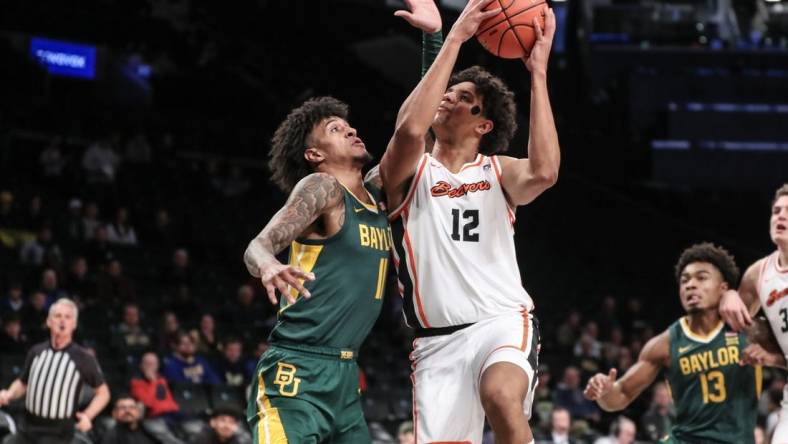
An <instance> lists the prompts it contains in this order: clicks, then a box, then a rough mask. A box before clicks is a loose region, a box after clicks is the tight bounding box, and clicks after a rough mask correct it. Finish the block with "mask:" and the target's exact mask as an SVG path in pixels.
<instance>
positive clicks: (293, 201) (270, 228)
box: [260, 173, 344, 254]
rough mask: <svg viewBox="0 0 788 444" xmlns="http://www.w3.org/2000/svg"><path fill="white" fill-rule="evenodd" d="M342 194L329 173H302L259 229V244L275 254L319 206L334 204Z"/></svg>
mask: <svg viewBox="0 0 788 444" xmlns="http://www.w3.org/2000/svg"><path fill="white" fill-rule="evenodd" d="M342 196H343V193H342V187H341V185H340V184H339V182H337V180H336V179H335V178H333V177H332V176H329V175H328V174H322V173H318V174H310V175H309V176H307V177H305V178H304V179H302V180H301V181H300V182H299V183H298V184H297V185H296V187H295V189H293V192H292V193H290V197H289V198H288V199H287V203H286V204H285V206H284V207H283V208H282V209H281V210H279V212H278V213H276V215H275V216H274V217H273V219H272V220H271V222H269V224H268V225H267V226H266V227H265V229H264V230H263V233H262V236H261V239H260V240H261V242H262V244H263V247H264V248H265V249H266V250H268V251H269V252H271V253H272V254H278V253H279V252H280V251H282V250H284V249H285V248H286V247H287V246H288V245H290V243H291V242H292V241H293V239H295V238H296V237H298V235H299V234H301V232H303V231H304V230H305V229H306V228H307V227H308V226H309V224H311V223H312V222H314V220H315V219H316V218H317V217H318V216H319V215H320V214H321V213H322V212H323V210H325V209H326V208H329V207H331V206H333V205H335V204H337V203H338V202H339V201H340V199H342ZM343 216H344V213H343Z"/></svg>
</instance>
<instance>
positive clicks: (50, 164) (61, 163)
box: [38, 136, 66, 179]
mask: <svg viewBox="0 0 788 444" xmlns="http://www.w3.org/2000/svg"><path fill="white" fill-rule="evenodd" d="M62 142H63V138H62V137H60V136H55V137H53V138H52V139H51V140H50V141H49V144H48V145H47V147H46V148H44V150H43V151H41V154H40V155H39V156H38V163H39V165H41V176H42V177H44V178H46V179H58V178H60V177H61V176H62V175H63V167H65V166H66V160H65V158H63V152H62V151H61V149H60V147H61V144H62Z"/></svg>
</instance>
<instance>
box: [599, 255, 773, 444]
mask: <svg viewBox="0 0 788 444" xmlns="http://www.w3.org/2000/svg"><path fill="white" fill-rule="evenodd" d="M676 277H677V279H678V281H679V294H680V297H681V305H682V307H684V310H685V311H686V312H687V315H686V316H684V317H682V318H680V319H679V320H678V321H676V322H674V323H673V324H672V325H671V326H670V327H668V329H667V330H665V331H664V332H662V333H661V334H660V335H658V336H656V337H654V338H652V339H651V340H650V341H648V343H646V345H645V346H644V347H643V350H642V351H641V352H640V357H639V358H638V361H637V363H635V365H633V366H632V367H631V368H630V369H629V370H628V371H627V372H626V374H624V376H623V377H622V378H621V379H620V380H618V381H617V380H616V369H612V370H610V373H609V374H607V375H605V374H602V373H598V374H596V375H594V376H593V377H592V378H591V379H590V380H589V381H588V385H587V387H586V389H585V396H586V397H587V398H588V399H591V400H594V401H596V402H597V403H598V404H599V406H600V407H602V408H603V409H604V410H606V411H618V410H622V409H624V408H625V407H627V406H628V405H629V404H630V403H631V402H632V401H633V400H634V399H635V398H636V397H637V396H638V395H639V394H640V393H641V392H642V391H643V390H644V389H646V388H647V387H648V386H649V385H651V383H652V382H654V379H656V377H657V375H658V374H659V372H660V370H662V369H664V370H665V374H666V376H667V382H668V386H669V388H670V392H671V394H672V396H673V400H674V402H675V404H676V408H677V417H676V424H675V425H674V426H673V429H672V430H671V431H670V433H669V434H668V436H666V437H664V438H663V439H662V440H660V442H661V443H731V444H734V443H735V444H748V443H753V442H754V434H753V430H754V428H755V417H756V414H757V400H758V395H759V394H760V390H761V387H760V385H761V381H760V370H761V369H760V367H751V366H741V365H739V361H740V358H741V357H742V355H743V352H742V351H743V350H744V348H745V347H746V346H747V344H746V342H747V341H746V336H745V334H744V333H736V332H734V331H733V330H730V329H729V327H727V326H726V325H725V323H724V322H723V321H722V318H721V317H720V314H719V311H718V310H719V303H720V299H721V297H722V295H723V294H724V293H725V291H727V290H728V289H729V288H733V287H734V286H735V285H736V283H737V281H738V279H739V269H738V268H737V267H736V263H735V262H734V260H733V257H731V255H730V254H729V253H728V252H727V251H726V250H724V249H722V248H720V247H717V246H714V245H712V244H708V243H703V244H699V245H694V246H692V247H690V248H688V249H686V250H685V251H684V252H683V253H682V254H681V257H680V258H679V262H678V264H677V265H676Z"/></svg>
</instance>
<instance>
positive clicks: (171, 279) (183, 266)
mask: <svg viewBox="0 0 788 444" xmlns="http://www.w3.org/2000/svg"><path fill="white" fill-rule="evenodd" d="M163 280H164V284H165V285H167V286H168V287H170V288H177V287H179V286H181V285H186V286H188V287H191V285H192V269H191V265H190V260H189V252H188V251H187V250H186V249H185V248H178V249H176V250H175V251H174V252H173V253H172V264H171V265H170V267H169V268H168V269H167V271H166V272H165V274H164V279H163Z"/></svg>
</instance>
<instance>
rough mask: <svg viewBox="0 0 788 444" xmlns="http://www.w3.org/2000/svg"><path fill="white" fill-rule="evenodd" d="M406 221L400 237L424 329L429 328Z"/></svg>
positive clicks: (406, 215)
mask: <svg viewBox="0 0 788 444" xmlns="http://www.w3.org/2000/svg"><path fill="white" fill-rule="evenodd" d="M407 217H408V214H407V210H406V211H405V218H406V219H407ZM406 224H407V221H403V224H402V226H403V228H404V232H405V235H404V236H402V237H403V239H404V240H405V249H406V250H407V251H408V258H409V259H410V266H411V268H412V270H410V271H411V274H413V295H414V296H416V307H418V309H419V317H421V322H422V323H423V324H424V327H425V328H431V327H432V326H431V325H430V323H429V321H427V316H426V315H425V314H424V307H422V305H421V294H420V293H419V276H418V274H416V258H415V255H414V254H413V246H411V244H410V235H409V234H408V229H407V228H405V226H406Z"/></svg>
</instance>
